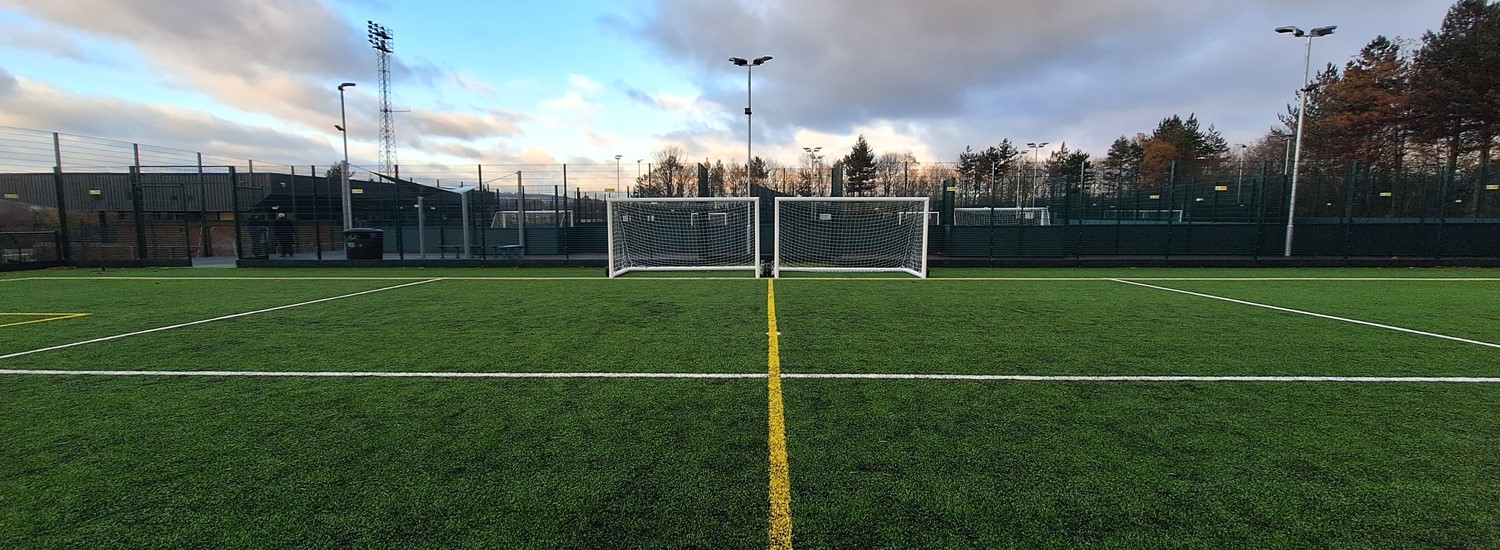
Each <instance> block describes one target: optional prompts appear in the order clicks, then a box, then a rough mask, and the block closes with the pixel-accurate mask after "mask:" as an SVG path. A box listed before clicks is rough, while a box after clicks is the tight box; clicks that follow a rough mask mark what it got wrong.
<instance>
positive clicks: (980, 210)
mask: <svg viewBox="0 0 1500 550" xmlns="http://www.w3.org/2000/svg"><path fill="white" fill-rule="evenodd" d="M991 211H993V212H994V214H995V216H996V217H999V216H1002V215H1011V217H1013V218H1016V219H1020V218H1022V217H1026V216H1025V215H1027V214H1030V215H1031V216H1030V217H1026V219H1029V220H1036V222H1037V223H997V224H995V227H1000V226H1025V227H1033V226H1039V225H1052V209H1050V208H1048V207H1045V206H996V207H994V208H990V207H988V206H974V207H964V208H954V209H953V225H963V226H981V227H988V226H989V225H990V224H989V223H988V220H986V223H959V219H960V218H967V217H968V216H960V214H974V215H977V216H979V217H986V216H989V215H990V213H991Z"/></svg>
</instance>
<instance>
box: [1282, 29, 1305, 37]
mask: <svg viewBox="0 0 1500 550" xmlns="http://www.w3.org/2000/svg"><path fill="white" fill-rule="evenodd" d="M1276 32H1279V33H1281V34H1290V35H1292V36H1295V37H1298V38H1301V37H1303V36H1306V34H1305V33H1303V32H1302V29H1299V28H1297V27H1291V26H1287V27H1276Z"/></svg>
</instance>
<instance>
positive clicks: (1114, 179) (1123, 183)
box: [1104, 134, 1146, 188]
mask: <svg viewBox="0 0 1500 550" xmlns="http://www.w3.org/2000/svg"><path fill="white" fill-rule="evenodd" d="M1145 139H1146V136H1145V135H1143V134H1137V135H1136V137H1135V138H1133V139H1132V138H1126V137H1125V136H1120V137H1119V138H1117V139H1115V142H1114V143H1112V144H1110V146H1109V152H1108V153H1107V154H1106V155H1105V157H1104V180H1105V181H1106V182H1109V183H1110V184H1112V185H1114V186H1115V187H1116V188H1123V187H1135V186H1137V185H1139V184H1140V181H1141V163H1142V162H1144V161H1145V160H1146V151H1145V149H1144V148H1143V147H1142V146H1141V142H1142V141H1144V140H1145Z"/></svg>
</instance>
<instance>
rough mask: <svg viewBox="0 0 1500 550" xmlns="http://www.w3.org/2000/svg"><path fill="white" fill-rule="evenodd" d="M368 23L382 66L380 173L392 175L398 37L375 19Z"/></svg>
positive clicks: (394, 144)
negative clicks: (393, 72) (394, 66)
mask: <svg viewBox="0 0 1500 550" xmlns="http://www.w3.org/2000/svg"><path fill="white" fill-rule="evenodd" d="M365 23H367V25H368V31H369V37H370V46H371V47H373V48H375V57H376V59H377V60H378V62H379V66H380V169H379V170H380V173H381V174H385V175H392V174H394V173H395V171H396V170H395V168H396V127H395V123H394V122H393V121H392V120H391V54H393V53H395V42H396V38H395V37H394V36H393V35H392V34H391V29H389V28H387V27H386V26H384V25H381V24H379V23H376V22H374V21H366V22H365Z"/></svg>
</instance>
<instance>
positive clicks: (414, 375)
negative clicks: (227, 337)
mask: <svg viewBox="0 0 1500 550" xmlns="http://www.w3.org/2000/svg"><path fill="white" fill-rule="evenodd" d="M22 374H26V375H41V376H249V377H286V378H714V379H733V378H759V379H765V377H766V373H763V372H762V373H744V374H736V373H695V372H336V371H335V372H328V371H324V372H296V371H285V372H273V371H222V370H220V371H207V370H206V371H173V370H157V371H133V370H6V369H0V375H22Z"/></svg>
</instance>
